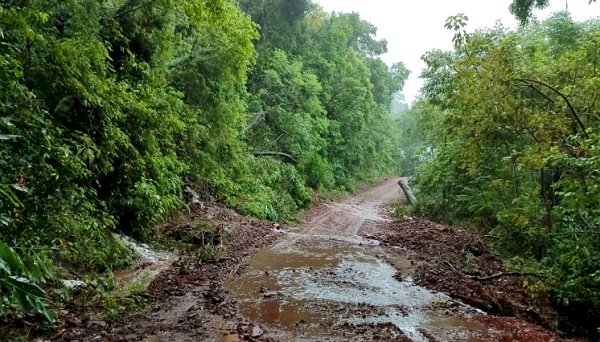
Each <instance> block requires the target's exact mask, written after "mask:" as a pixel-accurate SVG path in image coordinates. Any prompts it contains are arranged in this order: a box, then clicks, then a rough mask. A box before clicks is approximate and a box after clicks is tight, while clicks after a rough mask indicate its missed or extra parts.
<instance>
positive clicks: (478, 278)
mask: <svg viewBox="0 0 600 342" xmlns="http://www.w3.org/2000/svg"><path fill="white" fill-rule="evenodd" d="M508 276H521V277H523V276H533V277H536V278H540V279H544V277H542V276H541V275H539V274H537V273H531V272H498V273H496V274H492V275H490V276H486V277H479V276H472V275H467V277H469V278H471V279H474V280H479V281H485V280H492V279H496V278H500V277H508Z"/></svg>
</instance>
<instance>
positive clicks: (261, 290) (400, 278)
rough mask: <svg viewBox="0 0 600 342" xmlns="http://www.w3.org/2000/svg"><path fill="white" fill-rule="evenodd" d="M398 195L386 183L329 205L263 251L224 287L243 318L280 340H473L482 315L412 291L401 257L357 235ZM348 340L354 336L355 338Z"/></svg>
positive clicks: (438, 296)
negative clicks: (367, 332)
mask: <svg viewBox="0 0 600 342" xmlns="http://www.w3.org/2000/svg"><path fill="white" fill-rule="evenodd" d="M398 196H399V194H398V189H396V188H394V187H393V186H391V185H390V184H383V185H382V186H379V187H375V188H373V190H370V191H368V192H366V193H364V194H362V195H359V196H357V197H355V198H354V199H350V200H346V201H344V202H343V203H333V204H328V205H327V208H328V209H327V210H326V211H325V212H321V213H320V214H319V215H318V216H316V217H314V218H313V219H312V220H311V221H309V222H308V223H306V224H304V225H302V226H300V227H298V228H297V229H293V230H292V231H291V232H290V233H288V236H287V238H286V239H285V240H283V241H282V242H280V243H279V244H277V245H275V246H273V247H271V248H267V249H263V250H261V251H260V252H259V253H258V254H256V255H255V256H254V257H253V258H252V259H251V260H250V261H249V269H248V270H247V271H246V272H245V273H244V274H243V275H241V276H239V277H235V278H231V279H230V280H229V281H228V283H227V287H228V289H229V291H230V293H231V294H232V295H233V297H234V298H235V299H236V301H237V303H238V306H239V309H240V312H241V314H242V315H243V316H244V317H246V318H247V319H249V320H250V321H253V322H257V323H259V324H261V325H264V326H265V327H266V328H267V329H271V333H272V332H284V333H285V334H287V335H286V338H284V340H289V341H293V340H296V339H295V338H297V340H302V341H304V340H307V339H308V340H324V339H326V340H329V341H336V340H338V339H340V340H357V339H358V340H360V339H361V338H363V337H364V335H362V333H364V331H362V330H360V329H356V330H352V329H347V328H348V327H349V326H350V327H364V326H373V327H375V328H374V329H375V330H377V329H378V327H386V326H393V327H396V328H397V329H396V330H398V329H399V330H401V331H402V333H403V334H404V335H406V336H408V337H409V338H410V339H412V340H414V341H429V340H430V337H433V338H435V340H438V341H456V340H461V341H477V339H476V338H475V337H474V336H476V335H477V331H481V330H482V329H484V327H481V326H479V325H477V324H475V323H473V322H471V320H470V319H469V317H471V316H473V315H479V314H483V313H482V312H480V311H478V310H476V309H474V308H471V307H468V306H466V305H464V304H462V303H456V302H454V301H453V300H452V299H451V298H450V297H448V296H446V295H444V294H441V293H434V292H431V291H429V290H427V289H426V288H423V287H420V286H417V285H416V284H415V283H414V282H413V280H412V277H411V276H412V274H413V264H412V262H411V261H410V260H409V259H407V258H406V257H405V256H404V255H402V253H401V251H394V253H386V252H385V251H384V249H383V248H382V247H381V246H379V243H378V241H376V240H370V239H365V238H362V237H360V236H359V235H358V233H359V232H360V231H361V229H362V227H363V226H364V225H365V223H373V222H374V221H379V222H381V221H384V220H386V218H383V217H382V216H381V215H380V205H381V204H383V203H385V202H388V201H390V200H393V199H397V198H398ZM353 334H354V335H353Z"/></svg>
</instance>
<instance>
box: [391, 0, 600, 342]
mask: <svg viewBox="0 0 600 342" xmlns="http://www.w3.org/2000/svg"><path fill="white" fill-rule="evenodd" d="M590 6H595V4H593V5H590ZM466 24H467V18H465V17H464V16H462V15H458V16H454V17H450V18H449V19H448V21H447V23H446V25H447V28H449V29H451V30H453V31H454V32H455V36H454V43H455V48H454V50H452V51H440V50H432V51H430V52H428V53H426V54H425V55H424V56H423V60H424V61H425V63H426V65H427V68H426V70H424V72H423V73H422V75H421V76H422V77H423V79H424V80H425V85H424V86H423V88H422V95H421V98H420V99H419V100H418V101H417V103H415V104H414V106H413V107H412V108H411V109H410V110H409V111H407V112H404V113H402V115H401V118H400V120H399V127H400V129H401V131H402V137H401V145H402V151H403V153H402V155H403V158H404V159H403V161H402V163H403V165H404V168H405V170H410V171H413V172H414V177H413V180H412V186H413V188H414V190H415V192H416V194H417V197H418V204H417V206H416V208H415V212H416V213H417V214H420V215H424V216H427V217H431V218H434V219H435V220H437V221H440V222H444V223H448V224H466V225H469V226H473V227H475V229H477V230H478V231H479V232H480V234H481V236H482V237H484V239H485V240H486V241H488V242H489V243H491V244H492V245H493V246H494V247H495V250H496V252H497V253H499V254H500V255H501V256H502V257H503V258H504V259H505V260H507V262H508V265H509V266H510V267H512V268H513V269H515V270H519V271H523V272H533V273H535V274H537V277H536V278H533V279H531V280H528V285H527V286H528V289H529V290H530V292H531V294H532V295H536V293H537V294H539V293H550V294H551V295H552V298H553V301H554V305H555V306H556V307H557V308H559V309H560V311H562V312H563V313H566V314H569V315H572V317H573V321H574V322H577V323H578V324H580V325H584V326H587V328H588V329H589V331H591V332H593V333H597V331H595V329H596V328H597V323H598V319H599V318H600V234H599V232H600V207H599V204H600V174H599V170H600V149H599V146H600V117H599V116H598V114H599V113H600V101H599V99H598V97H599V95H600V93H599V89H600V87H599V86H600V20H598V19H593V20H590V21H587V22H574V21H573V20H572V19H571V17H570V16H569V14H568V13H566V12H560V13H555V14H553V15H552V16H551V17H549V18H548V19H547V20H544V21H541V22H540V21H537V20H528V21H527V22H524V23H523V24H522V26H521V27H519V28H518V29H516V30H510V29H507V28H505V27H502V26H500V25H498V26H495V27H492V28H487V29H481V30H477V31H476V32H474V33H471V34H467V33H465V29H464V27H465V25H466Z"/></svg>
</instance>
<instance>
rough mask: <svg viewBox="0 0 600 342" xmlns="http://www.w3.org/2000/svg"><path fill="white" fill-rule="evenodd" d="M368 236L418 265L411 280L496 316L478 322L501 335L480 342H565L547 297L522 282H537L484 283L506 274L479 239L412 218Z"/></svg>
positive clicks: (499, 279)
mask: <svg viewBox="0 0 600 342" xmlns="http://www.w3.org/2000/svg"><path fill="white" fill-rule="evenodd" d="M370 233H371V234H373V235H375V237H376V238H377V239H379V240H381V241H382V244H384V245H385V246H386V248H387V249H388V250H397V249H398V248H401V249H402V251H403V253H404V254H405V255H406V256H408V258H409V259H411V260H412V261H413V262H414V263H415V271H414V275H413V277H414V279H415V282H416V283H417V284H419V285H421V286H424V287H427V288H429V289H434V290H437V291H441V292H444V293H446V294H448V295H450V296H451V297H453V298H455V299H459V300H460V301H462V302H464V303H466V304H469V305H471V306H474V307H477V308H479V309H481V310H483V311H485V312H486V313H488V314H491V315H495V316H478V317H476V320H477V321H479V322H481V323H483V324H484V325H486V326H489V327H495V328H496V329H494V330H497V331H496V332H494V333H493V334H491V333H490V334H488V335H485V334H483V335H482V336H481V338H482V340H484V341H524V342H525V341H559V340H562V339H561V338H560V337H559V336H560V335H562V334H564V333H565V332H563V331H559V330H558V326H559V322H560V321H561V317H560V316H559V315H558V314H557V313H556V312H555V311H554V310H553V309H552V306H551V304H550V300H549V298H548V297H547V296H541V297H540V296H537V297H536V298H532V296H531V295H530V294H528V293H526V291H525V288H524V286H523V281H524V280H529V281H538V279H537V278H532V277H527V276H520V275H507V276H501V277H496V278H493V279H489V280H482V278H484V277H488V276H490V275H495V274H498V273H500V272H503V271H505V270H504V267H503V264H502V262H501V261H500V260H499V259H498V258H497V257H495V256H494V255H493V254H492V253H490V252H489V250H487V249H486V247H485V246H484V244H483V243H482V241H481V239H480V238H479V237H478V236H477V235H476V234H474V233H472V232H470V231H468V230H466V229H460V228H449V227H446V226H443V225H440V224H436V223H434V222H431V221H428V220H424V219H413V218H405V219H398V220H394V221H393V222H386V223H380V224H379V225H378V227H377V228H375V229H373V230H372V231H371V232H370ZM497 316H507V317H497ZM539 325H542V326H544V327H545V328H546V329H548V330H549V331H548V330H546V329H544V328H542V327H540V326H539ZM498 331H500V332H501V333H498ZM569 333H571V332H569ZM582 340H584V339H582Z"/></svg>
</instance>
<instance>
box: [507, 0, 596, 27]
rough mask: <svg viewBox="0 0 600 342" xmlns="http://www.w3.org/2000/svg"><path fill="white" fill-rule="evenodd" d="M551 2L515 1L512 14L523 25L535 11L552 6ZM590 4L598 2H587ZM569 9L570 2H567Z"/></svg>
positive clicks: (540, 0)
mask: <svg viewBox="0 0 600 342" xmlns="http://www.w3.org/2000/svg"><path fill="white" fill-rule="evenodd" d="M550 1H551V0H513V1H512V3H511V4H510V8H509V9H510V12H511V13H512V14H513V15H514V16H515V17H517V19H519V20H520V21H521V22H522V23H525V22H527V21H528V20H529V19H530V18H531V15H532V11H533V10H534V9H544V8H546V7H548V5H550ZM587 1H588V3H590V4H591V3H592V2H596V0H587ZM565 5H566V6H567V8H568V7H569V3H568V1H565Z"/></svg>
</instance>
